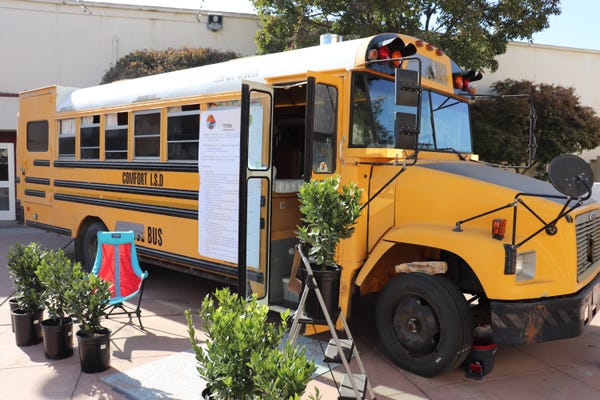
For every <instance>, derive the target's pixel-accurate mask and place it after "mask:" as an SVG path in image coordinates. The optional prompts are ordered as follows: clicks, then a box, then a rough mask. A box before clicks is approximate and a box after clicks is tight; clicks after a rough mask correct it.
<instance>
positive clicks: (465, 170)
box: [420, 162, 594, 203]
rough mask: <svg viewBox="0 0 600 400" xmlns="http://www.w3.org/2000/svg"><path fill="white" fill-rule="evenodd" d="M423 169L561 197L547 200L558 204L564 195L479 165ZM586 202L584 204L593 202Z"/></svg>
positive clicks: (436, 165)
mask: <svg viewBox="0 0 600 400" xmlns="http://www.w3.org/2000/svg"><path fill="white" fill-rule="evenodd" d="M420 166H421V167H423V168H430V169H434V170H437V171H441V172H446V173H450V174H455V175H460V176H464V177H467V178H471V179H477V180H480V181H483V182H487V183H490V184H495V185H499V186H503V187H507V188H510V189H513V190H515V191H516V192H518V193H528V194H536V195H544V196H562V198H560V199H555V198H548V200H552V201H555V202H558V203H564V201H565V200H564V195H563V194H561V193H560V192H559V191H558V190H556V189H555V188H554V186H552V185H551V184H550V183H548V182H544V181H541V180H539V179H535V178H532V177H530V176H527V175H521V174H517V173H514V172H509V171H505V170H503V169H500V168H497V167H491V166H488V165H483V164H479V163H465V162H444V163H432V164H420ZM593 201H594V200H587V201H586V202H585V203H588V202H593Z"/></svg>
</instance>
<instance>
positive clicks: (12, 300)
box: [8, 297, 19, 332]
mask: <svg viewBox="0 0 600 400" xmlns="http://www.w3.org/2000/svg"><path fill="white" fill-rule="evenodd" d="M8 306H9V307H10V313H11V317H10V324H11V326H12V331H13V332H14V331H15V324H14V323H13V319H12V312H13V311H15V310H16V309H17V308H19V302H18V301H17V299H16V298H14V297H11V298H10V299H8Z"/></svg>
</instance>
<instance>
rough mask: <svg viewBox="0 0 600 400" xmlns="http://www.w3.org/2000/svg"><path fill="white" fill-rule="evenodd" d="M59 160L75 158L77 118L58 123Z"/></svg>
mask: <svg viewBox="0 0 600 400" xmlns="http://www.w3.org/2000/svg"><path fill="white" fill-rule="evenodd" d="M58 126H59V128H58V129H59V131H58V158H59V159H65V158H69V159H73V158H75V118H68V119H61V120H60V121H58Z"/></svg>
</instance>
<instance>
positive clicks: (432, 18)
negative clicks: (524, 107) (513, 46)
mask: <svg viewBox="0 0 600 400" xmlns="http://www.w3.org/2000/svg"><path fill="white" fill-rule="evenodd" d="M251 1H252V4H253V5H254V7H255V9H256V10H257V12H258V15H259V18H260V22H261V28H260V29H259V31H258V32H257V36H256V39H257V45H258V48H259V50H260V51H261V52H262V53H274V52H278V51H284V50H289V49H293V48H301V47H307V46H313V45H316V44H318V43H319V36H320V35H321V34H323V33H337V34H341V35H343V36H344V38H345V39H354V38H358V37H365V36H370V35H374V34H377V33H382V32H399V33H404V34H408V35H412V36H415V37H419V38H421V39H424V40H426V41H428V42H429V43H432V44H434V45H435V46H437V47H438V48H441V49H443V50H444V51H445V52H446V53H447V54H448V55H450V57H452V58H453V59H454V61H456V62H457V63H458V64H459V65H461V66H463V67H468V68H471V69H483V68H490V69H491V70H492V71H495V70H496V68H497V67H498V63H497V62H496V60H495V59H494V57H495V56H496V55H498V54H502V53H504V52H505V51H506V43H507V42H508V41H510V40H519V39H520V40H528V39H531V37H532V34H533V33H535V32H539V31H541V30H543V29H545V28H547V27H548V17H549V16H550V15H558V14H560V8H559V0H503V1H496V0H425V1H423V0H251Z"/></svg>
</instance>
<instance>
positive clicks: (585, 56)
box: [476, 42, 600, 177]
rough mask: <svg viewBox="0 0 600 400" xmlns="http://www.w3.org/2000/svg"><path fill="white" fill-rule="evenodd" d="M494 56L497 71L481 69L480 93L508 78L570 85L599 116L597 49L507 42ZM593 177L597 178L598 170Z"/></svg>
mask: <svg viewBox="0 0 600 400" xmlns="http://www.w3.org/2000/svg"><path fill="white" fill-rule="evenodd" d="M496 59H497V60H498V63H499V67H498V70H497V71H496V72H494V73H490V72H487V73H485V72H484V74H483V79H482V80H481V81H480V82H476V86H477V89H478V91H479V92H480V93H487V92H488V91H489V87H490V85H491V84H492V83H493V82H495V81H501V80H504V79H509V78H510V79H514V80H523V79H524V80H530V81H533V82H535V83H547V84H555V85H560V86H564V87H573V88H574V89H575V93H576V94H577V96H579V100H580V103H581V104H582V105H584V106H588V107H592V108H593V109H594V110H595V111H596V114H597V115H598V116H600V80H599V79H598V77H600V50H586V49H576V48H570V47H558V46H547V45H539V44H529V43H518V42H511V43H509V44H508V48H507V51H506V53H504V54H502V55H499V56H498V57H496ZM581 156H582V157H583V158H584V159H586V160H587V161H591V160H595V159H596V158H597V157H598V156H600V149H595V150H591V151H585V152H583V153H582V154H581ZM596 176H598V177H600V170H599V171H598V172H596Z"/></svg>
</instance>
